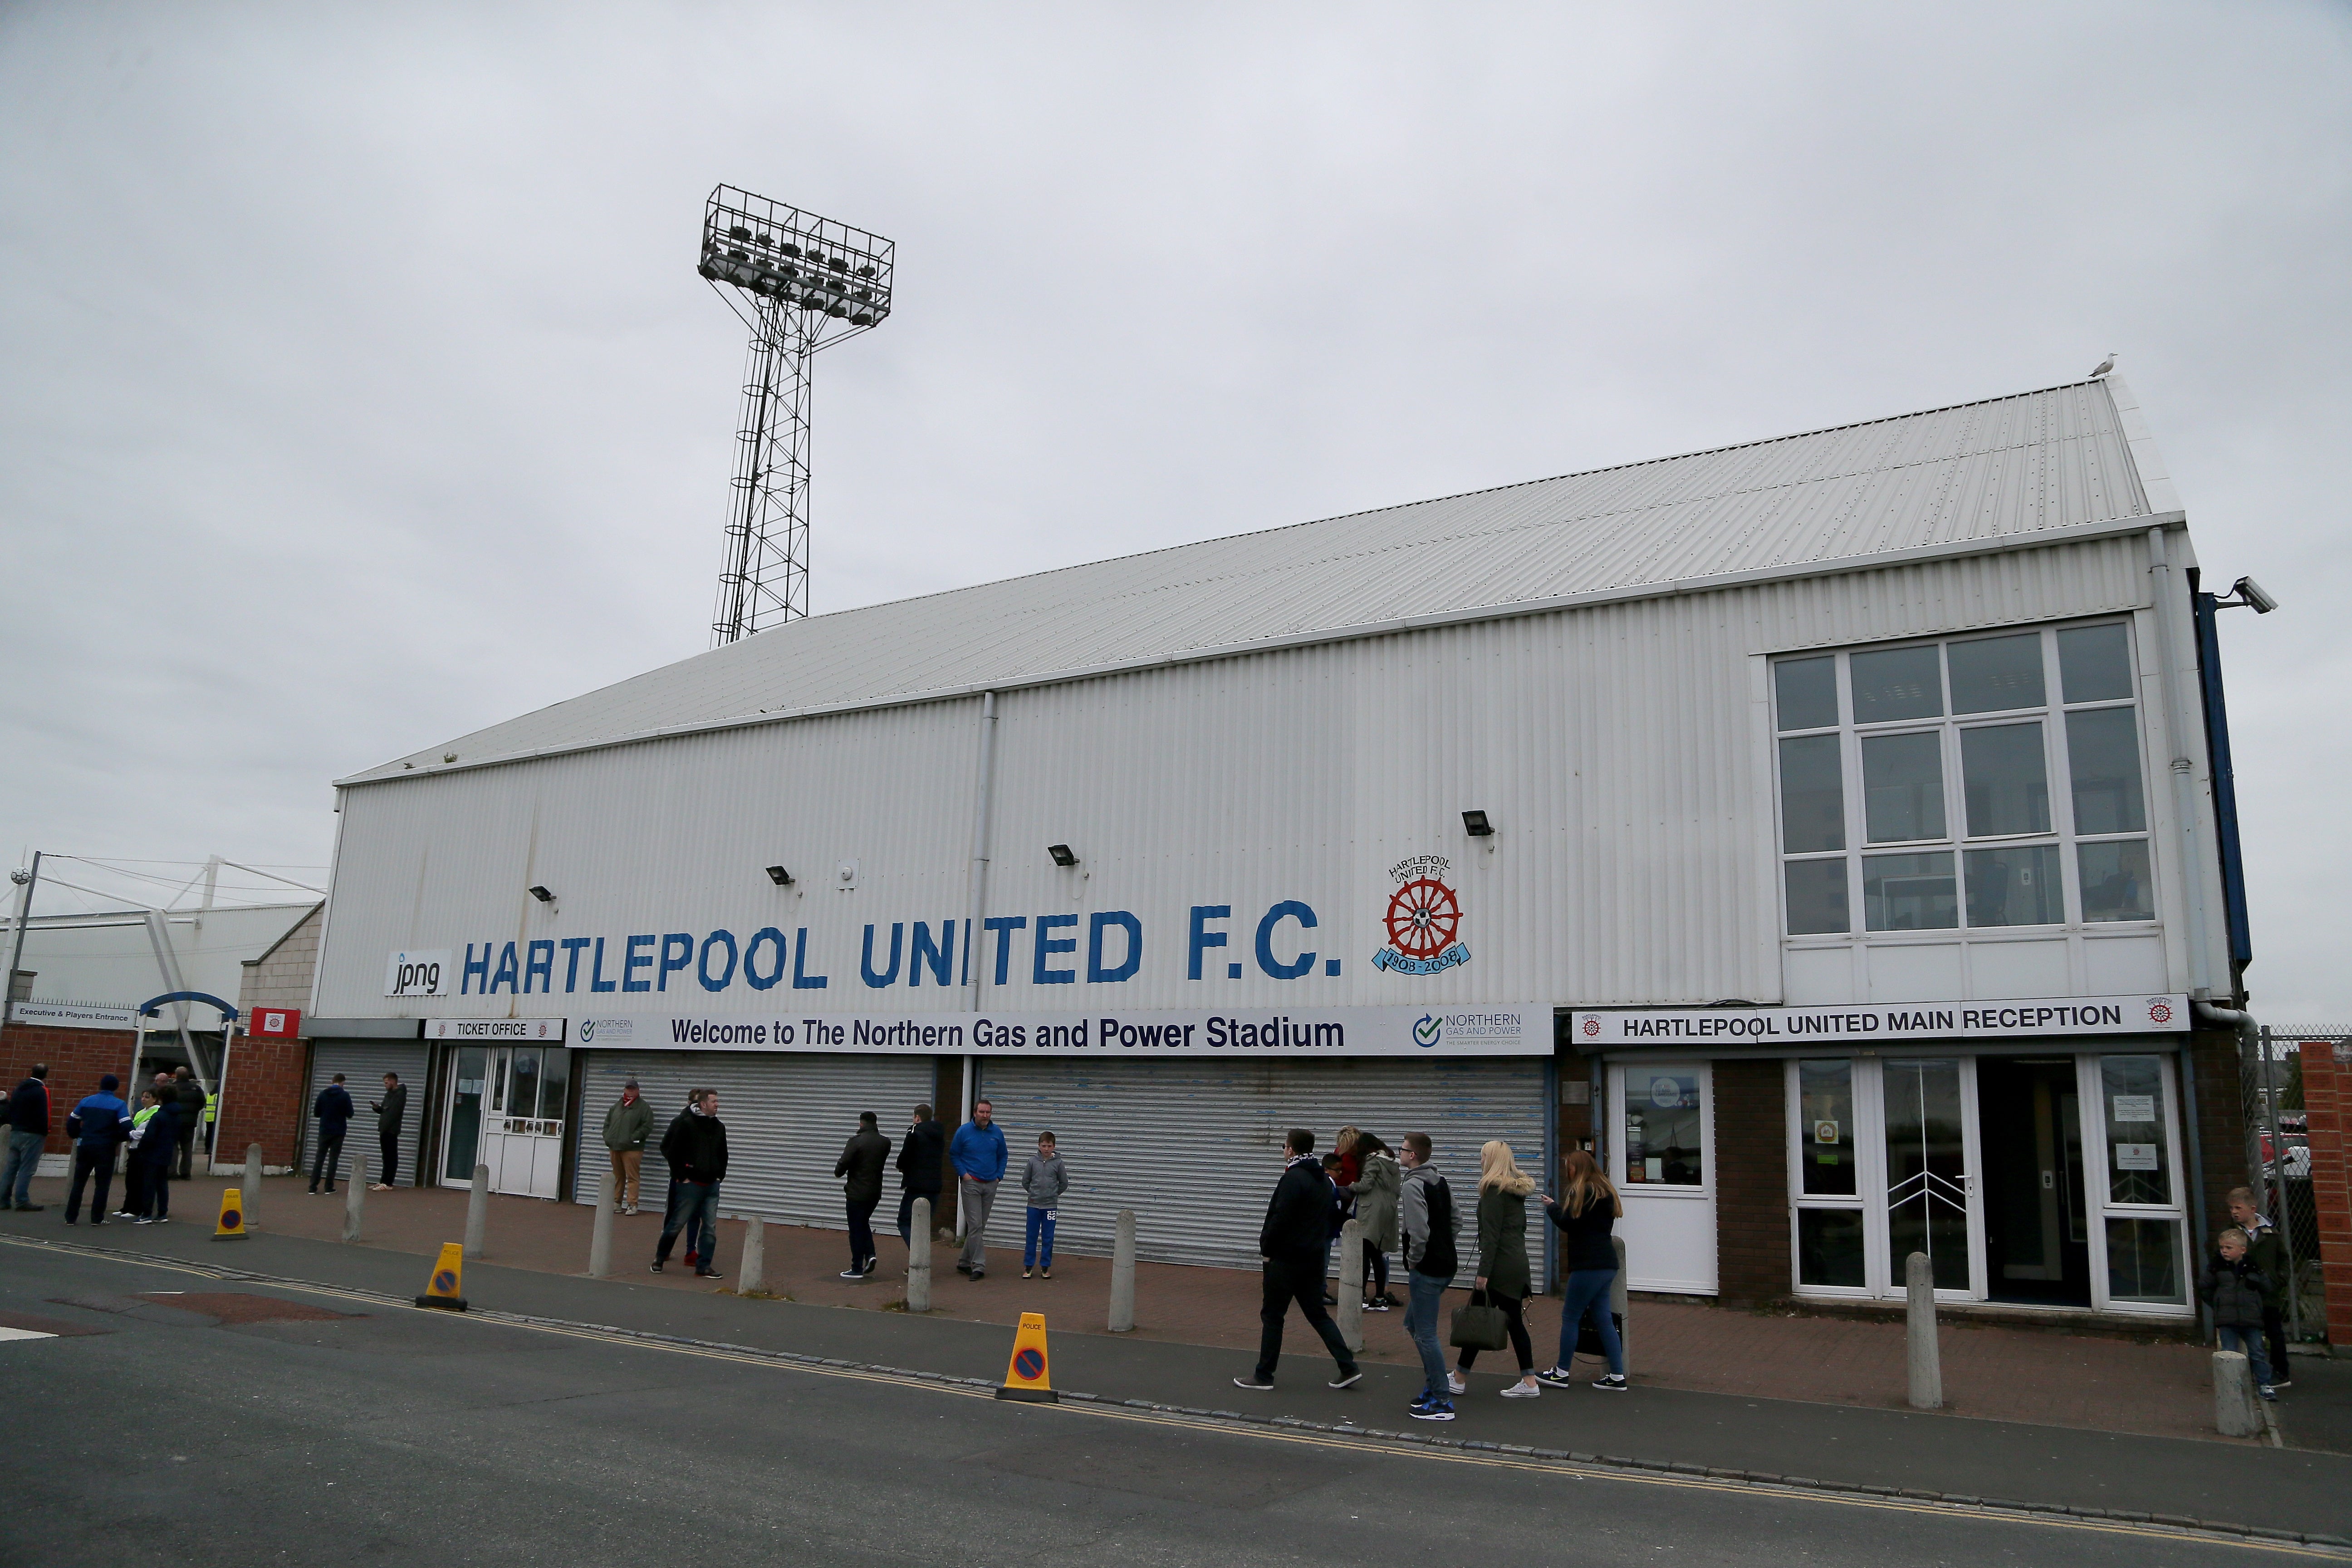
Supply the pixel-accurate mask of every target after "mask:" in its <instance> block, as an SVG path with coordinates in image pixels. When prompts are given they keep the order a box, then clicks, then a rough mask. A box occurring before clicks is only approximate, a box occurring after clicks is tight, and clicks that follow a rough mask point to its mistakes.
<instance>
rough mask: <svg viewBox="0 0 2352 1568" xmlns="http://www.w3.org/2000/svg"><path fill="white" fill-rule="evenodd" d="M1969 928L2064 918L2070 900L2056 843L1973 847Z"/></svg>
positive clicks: (1969, 858)
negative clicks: (2059, 867) (1993, 847)
mask: <svg viewBox="0 0 2352 1568" xmlns="http://www.w3.org/2000/svg"><path fill="white" fill-rule="evenodd" d="M1965 858H1966V859H1967V861H1968V874H1969V924H1970V925H1972V926H2054V925H2059V924H2062V923H2063V922H2064V921H2065V919H2066V897H2065V891H2064V889H2063V887H2062V886H2061V881H2060V874H2059V869H2058V846H2056V845H2055V844H2013V845H2010V846H2008V847H2004V848H2000V849H1971V850H1969V852H1968V854H1967V856H1966V857H1965Z"/></svg>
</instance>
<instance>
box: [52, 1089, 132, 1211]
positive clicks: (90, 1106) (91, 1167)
mask: <svg viewBox="0 0 2352 1568" xmlns="http://www.w3.org/2000/svg"><path fill="white" fill-rule="evenodd" d="M121 1083H122V1080H121V1079H118V1078H116V1077H115V1076H114V1075H113V1074H112V1073H108V1074H106V1075H105V1076H104V1077H103V1078H101V1079H99V1080H98V1092H97V1093H96V1094H92V1095H87V1096H85V1097H84V1098H83V1100H82V1102H81V1103H80V1104H79V1105H77V1106H75V1107H74V1108H73V1110H71V1111H69V1112H68V1113H67V1116H66V1136H67V1137H68V1138H70V1139H72V1140H73V1185H72V1187H71V1188H70V1189H68V1192H67V1194H66V1223H67V1224H68V1225H79V1224H80V1223H81V1193H82V1184H83V1183H85V1182H87V1181H88V1180H89V1178H90V1177H92V1176H95V1177H97V1178H98V1184H97V1189H96V1191H95V1192H94V1193H93V1194H92V1195H91V1200H90V1205H89V1223H90V1224H92V1225H94V1226H99V1225H104V1224H105V1223H106V1194H108V1193H110V1192H111V1191H112V1190H113V1189H114V1149H115V1145H116V1144H118V1143H121V1142H122V1141H123V1140H124V1139H125V1138H128V1137H130V1136H131V1108H130V1107H129V1106H127V1105H125V1104H123V1103H122V1101H121V1100H117V1099H116V1098H115V1096H114V1091H115V1090H116V1089H119V1088H121Z"/></svg>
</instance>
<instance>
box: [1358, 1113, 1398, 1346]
mask: <svg viewBox="0 0 2352 1568" xmlns="http://www.w3.org/2000/svg"><path fill="white" fill-rule="evenodd" d="M1356 1154H1357V1171H1358V1175H1357V1177H1356V1180H1355V1181H1354V1182H1353V1183H1352V1184H1349V1188H1348V1192H1349V1196H1351V1197H1353V1198H1354V1199H1355V1200H1356V1224H1357V1226H1359V1227H1360V1229H1361V1230H1362V1231H1363V1233H1364V1278H1363V1279H1361V1280H1360V1281H1359V1282H1358V1283H1359V1284H1360V1285H1362V1287H1363V1289H1364V1310H1365V1311H1367V1312H1385V1311H1387V1310H1390V1309H1391V1308H1392V1307H1394V1306H1395V1305H1396V1304H1397V1299H1396V1298H1395V1297H1393V1296H1391V1295H1390V1294H1389V1254H1390V1253H1391V1252H1394V1251H1395V1250H1396V1249H1397V1198H1398V1195H1399V1194H1400V1192H1401V1191H1402V1184H1403V1181H1404V1173H1403V1172H1402V1170H1400V1169H1399V1168H1398V1166H1397V1162H1396V1156H1395V1155H1393V1154H1391V1152H1389V1146H1388V1145H1387V1144H1386V1143H1383V1142H1381V1141H1380V1140H1379V1139H1378V1138H1376V1137H1374V1136H1373V1135H1372V1134H1371V1133H1370V1132H1363V1133H1359V1134H1358V1135H1357V1137H1356Z"/></svg>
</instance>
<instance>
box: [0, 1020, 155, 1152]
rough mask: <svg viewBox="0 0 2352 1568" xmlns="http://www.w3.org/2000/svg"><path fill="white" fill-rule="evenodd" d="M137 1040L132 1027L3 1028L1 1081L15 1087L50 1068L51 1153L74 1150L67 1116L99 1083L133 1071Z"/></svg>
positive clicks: (47, 1147)
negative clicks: (37, 1069)
mask: <svg viewBox="0 0 2352 1568" xmlns="http://www.w3.org/2000/svg"><path fill="white" fill-rule="evenodd" d="M137 1040H138V1036H137V1034H136V1033H135V1032H133V1031H131V1030H129V1029H58V1028H52V1027H50V1026H47V1025H46V1024H9V1025H5V1026H0V1081H5V1083H6V1085H7V1087H8V1088H9V1089H15V1088H16V1086H17V1085H18V1084H20V1083H22V1082H24V1081H25V1077H26V1074H27V1073H29V1072H31V1071H32V1069H33V1064H34V1063H35V1062H47V1063H48V1064H49V1079H48V1083H49V1141H48V1142H47V1143H46V1144H44V1145H43V1148H44V1149H45V1150H46V1151H47V1152H49V1153H52V1154H64V1153H68V1152H70V1151H71V1145H69V1144H68V1143H67V1142H66V1112H68V1111H69V1110H72V1109H73V1108H74V1107H75V1106H77V1105H79V1104H80V1103H81V1101H82V1100H84V1099H86V1098H88V1097H89V1096H90V1095H93V1094H96V1093H97V1092H98V1080H99V1079H100V1076H102V1075H103V1074H106V1073H112V1074H113V1075H114V1076H115V1077H116V1078H118V1079H121V1078H126V1077H128V1076H129V1074H130V1072H131V1051H132V1049H133V1048H134V1047H135V1044H136V1042H137ZM116 1092H117V1093H120V1092H121V1090H120V1089H118V1090H117V1091H116Z"/></svg>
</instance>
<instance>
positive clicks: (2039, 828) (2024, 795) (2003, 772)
mask: <svg viewBox="0 0 2352 1568" xmlns="http://www.w3.org/2000/svg"><path fill="white" fill-rule="evenodd" d="M1960 787H1961V789H1962V791H1963V792H1964V793H1965V794H1966V795H1967V798H1968V811H1969V837H1971V838H1990V837H1998V836H2000V835H2002V834H2009V833H2047V832H2049V831H2050V769H2049V764H2048V763H2047V762H2046V760H2045V759H2044V757H2043V755H2042V726H2041V725H2040V724H2039V723H2032V724H1988V725H1985V726H1983V727H1982V728H1980V729H1974V730H1963V731H1960Z"/></svg>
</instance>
